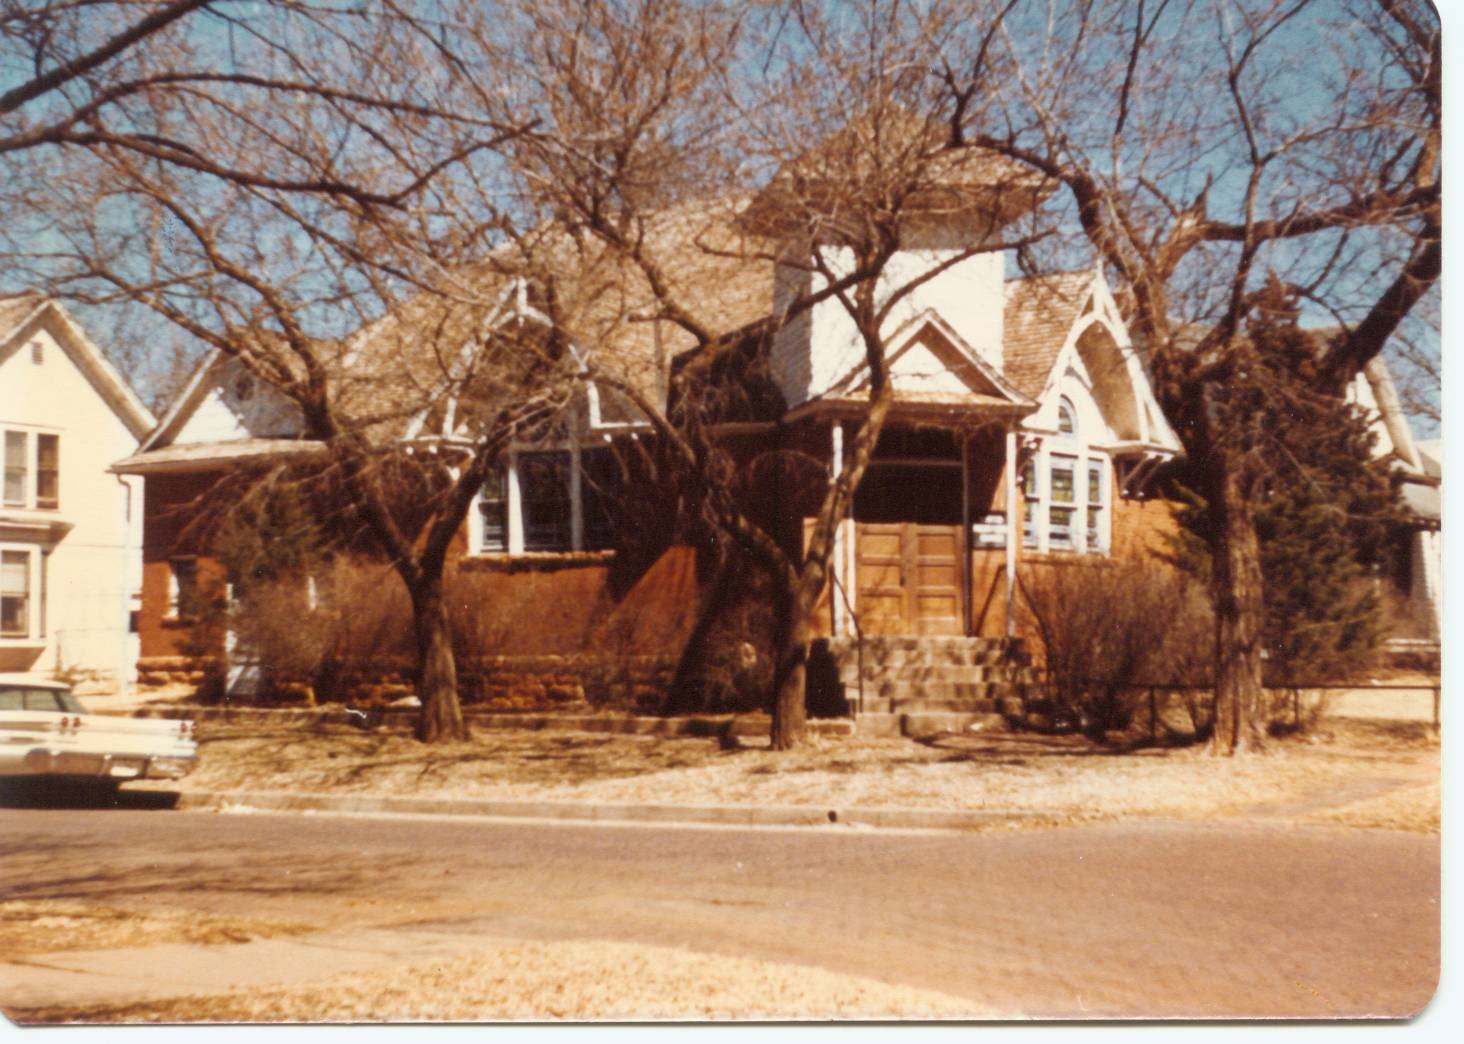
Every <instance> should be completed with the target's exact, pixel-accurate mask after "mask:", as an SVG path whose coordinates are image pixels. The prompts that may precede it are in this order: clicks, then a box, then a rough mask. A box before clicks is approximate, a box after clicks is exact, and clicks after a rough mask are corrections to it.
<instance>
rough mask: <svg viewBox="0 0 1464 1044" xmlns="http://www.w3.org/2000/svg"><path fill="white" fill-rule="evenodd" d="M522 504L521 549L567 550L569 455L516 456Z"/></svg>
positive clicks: (568, 541) (563, 453) (532, 454)
mask: <svg viewBox="0 0 1464 1044" xmlns="http://www.w3.org/2000/svg"><path fill="white" fill-rule="evenodd" d="M518 466H519V489H520V491H521V493H522V494H523V504H524V550H526V551H563V550H566V549H567V548H568V547H569V543H570V539H569V454H568V453H567V452H564V451H555V452H550V453H525V454H523V455H522V456H520V457H519V465H518Z"/></svg>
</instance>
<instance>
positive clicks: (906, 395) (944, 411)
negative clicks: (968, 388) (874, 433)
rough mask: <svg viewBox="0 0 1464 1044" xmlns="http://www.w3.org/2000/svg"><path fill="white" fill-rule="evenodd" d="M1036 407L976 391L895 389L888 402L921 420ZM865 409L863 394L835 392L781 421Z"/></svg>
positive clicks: (996, 416) (1020, 412) (899, 413)
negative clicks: (892, 398) (891, 400)
mask: <svg viewBox="0 0 1464 1044" xmlns="http://www.w3.org/2000/svg"><path fill="white" fill-rule="evenodd" d="M1035 408H1036V406H1035V404H1034V403H1031V402H1012V401H1011V400H1010V399H1006V398H1002V397H1000V396H997V395H983V394H981V393H980V392H941V391H935V392H931V391H901V390H896V392H895V398H894V402H893V403H891V405H890V416H891V417H896V418H898V417H914V416H918V417H920V418H921V419H923V420H931V419H939V418H948V419H950V420H952V421H956V420H957V419H961V420H968V419H980V420H998V421H1013V422H1014V421H1017V420H1020V419H1021V418H1023V417H1025V416H1026V415H1027V414H1029V413H1031V412H1032V411H1033V410H1034V409H1035ZM868 409H869V399H868V398H866V397H865V396H863V395H835V396H826V397H824V398H819V399H811V400H809V401H808V402H805V403H804V404H803V405H801V406H799V407H797V408H796V409H793V410H791V411H789V413H788V415H787V416H786V417H785V418H784V419H785V420H798V419H801V418H803V417H812V416H841V417H849V416H860V415H862V414H864V413H865V412H866V411H867V410H868Z"/></svg>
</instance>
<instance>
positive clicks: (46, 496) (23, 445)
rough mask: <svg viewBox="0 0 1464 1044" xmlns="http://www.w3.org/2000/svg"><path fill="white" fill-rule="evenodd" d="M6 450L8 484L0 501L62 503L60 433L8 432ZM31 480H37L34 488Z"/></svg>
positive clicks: (44, 505) (9, 504)
mask: <svg viewBox="0 0 1464 1044" xmlns="http://www.w3.org/2000/svg"><path fill="white" fill-rule="evenodd" d="M3 452H4V459H5V486H4V495H3V497H0V501H3V503H4V504H5V506H6V507H38V508H55V507H58V506H59V504H60V488H61V436H59V435H47V434H42V433H35V434H32V433H31V432H26V431H13V430H12V431H7V432H5V444H4V450H3ZM32 475H34V478H32ZM32 482H34V483H35V485H34V487H32V485H31V483H32Z"/></svg>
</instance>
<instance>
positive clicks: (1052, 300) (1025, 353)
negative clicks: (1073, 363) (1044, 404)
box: [1002, 269, 1094, 399]
mask: <svg viewBox="0 0 1464 1044" xmlns="http://www.w3.org/2000/svg"><path fill="white" fill-rule="evenodd" d="M1093 278H1094V272H1093V270H1092V269H1084V270H1081V271H1077V272H1054V273H1052V274H1051V275H1040V276H1029V277H1027V278H1025V279H1012V280H1008V281H1007V284H1006V288H1005V292H1006V301H1005V304H1004V306H1003V310H1002V313H1003V314H1002V326H1003V331H1002V371H1003V372H1004V373H1005V374H1006V377H1007V380H1009V381H1011V382H1012V383H1013V384H1014V385H1016V386H1017V389H1018V390H1019V391H1020V392H1021V393H1022V394H1023V395H1026V396H1027V397H1029V398H1033V399H1035V398H1038V397H1039V396H1040V395H1041V394H1042V389H1043V388H1044V387H1046V385H1047V378H1048V376H1049V375H1050V374H1051V373H1052V367H1053V365H1054V364H1055V363H1056V362H1057V356H1058V353H1059V352H1060V351H1062V346H1063V344H1064V343H1065V342H1066V341H1067V336H1068V333H1069V332H1071V330H1072V328H1073V324H1074V323H1075V322H1077V320H1078V316H1079V315H1081V314H1082V311H1083V307H1084V306H1085V305H1086V304H1087V302H1088V298H1089V296H1090V295H1089V290H1090V289H1091V287H1092V285H1093Z"/></svg>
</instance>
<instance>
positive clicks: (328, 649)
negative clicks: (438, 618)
mask: <svg viewBox="0 0 1464 1044" xmlns="http://www.w3.org/2000/svg"><path fill="white" fill-rule="evenodd" d="M312 585H313V587H314V597H313V605H312V597H311V593H310V592H311V587H312ZM411 619H412V615H411V606H410V605H409V604H408V600H407V594H406V591H405V589H404V588H403V586H402V584H401V583H400V582H399V581H398V580H397V579H396V576H395V574H394V573H391V572H390V571H388V570H387V569H385V568H384V567H383V566H382V565H381V564H380V563H377V562H372V561H371V560H369V559H365V558H358V557H355V556H349V555H342V556H338V557H336V558H334V559H332V560H330V561H329V562H328V563H326V564H324V565H323V566H322V567H321V569H320V572H319V573H317V574H314V575H313V576H311V577H302V576H287V577H281V578H279V579H275V580H268V581H264V582H260V583H255V584H251V585H249V587H248V588H247V589H246V590H244V591H243V592H241V593H240V594H239V597H238V599H237V600H236V601H235V603H234V605H233V607H232V609H231V610H230V613H229V625H230V627H231V628H232V630H233V633H234V640H235V648H236V655H237V656H240V657H242V658H245V659H249V660H253V661H256V662H257V663H259V664H260V665H261V666H262V667H264V668H265V670H266V672H267V675H268V677H269V679H270V682H271V688H272V689H274V690H278V689H281V688H284V687H287V686H294V685H300V684H308V685H309V686H311V689H312V691H313V693H314V695H315V697H316V699H319V700H328V699H331V698H333V697H335V696H336V695H337V692H336V689H337V685H338V680H339V679H340V678H341V677H342V675H343V674H344V673H346V672H348V671H353V670H362V669H366V668H369V666H370V665H371V664H374V663H380V662H381V661H384V660H395V659H408V658H410V657H411V656H412V651H413V645H412V630H411Z"/></svg>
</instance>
